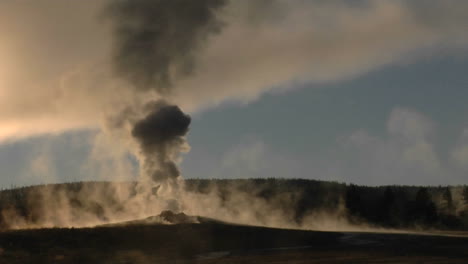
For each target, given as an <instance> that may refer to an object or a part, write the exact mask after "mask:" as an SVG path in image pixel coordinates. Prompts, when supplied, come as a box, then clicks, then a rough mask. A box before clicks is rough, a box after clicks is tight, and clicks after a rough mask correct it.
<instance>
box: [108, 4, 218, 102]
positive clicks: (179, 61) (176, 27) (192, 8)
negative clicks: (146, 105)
mask: <svg viewBox="0 0 468 264" xmlns="http://www.w3.org/2000/svg"><path fill="white" fill-rule="evenodd" d="M224 2H225V1H224V0H197V1H186V0H171V1H166V0H119V1H112V3H111V4H110V5H109V6H108V8H107V9H106V10H107V12H106V13H107V14H108V15H109V16H110V18H111V19H112V21H113V27H114V42H115V56H114V69H115V71H116V73H117V74H118V76H119V77H124V78H125V79H126V80H127V81H129V82H130V83H131V84H132V85H134V86H135V88H137V89H138V90H140V91H155V92H157V93H158V94H160V95H161V94H163V95H167V94H169V93H170V92H171V91H170V90H171V88H172V87H173V84H174V82H175V81H176V80H177V79H179V78H183V77H184V76H187V75H189V74H190V73H192V72H193V71H194V68H195V59H196V53H197V51H198V50H199V49H200V48H201V46H202V44H203V43H204V42H205V41H206V40H207V38H208V37H209V36H210V35H211V34H214V33H217V32H219V31H220V28H221V26H222V23H221V22H220V21H219V20H218V19H217V17H216V14H215V11H216V10H217V9H219V8H220V7H221V6H223V5H224Z"/></svg>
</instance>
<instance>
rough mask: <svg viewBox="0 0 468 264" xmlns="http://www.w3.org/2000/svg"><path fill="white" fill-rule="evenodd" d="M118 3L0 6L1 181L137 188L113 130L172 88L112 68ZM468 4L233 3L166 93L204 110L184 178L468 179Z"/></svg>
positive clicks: (123, 142) (197, 112)
mask: <svg viewBox="0 0 468 264" xmlns="http://www.w3.org/2000/svg"><path fill="white" fill-rule="evenodd" d="M38 2H41V3H38ZM123 2H125V1H123ZM140 2H145V1H140ZM156 2H157V1H156ZM202 2H204V1H202ZM205 2H207V3H208V2H209V1H205ZM107 5H108V2H107V1H104V0H100V1H76V2H75V1H74V2H67V3H65V2H64V1H58V0H44V1H32V0H29V1H28V0H24V1H6V0H2V1H0V32H3V33H2V34H1V35H0V168H1V169H0V187H1V188H9V187H11V186H26V185H33V184H43V183H55V182H69V181H82V180H128V179H133V180H134V179H137V177H138V174H139V171H140V170H139V168H140V166H141V165H140V164H141V162H142V159H141V156H139V152H138V149H135V143H134V142H133V139H132V138H131V136H130V135H129V133H128V132H129V131H128V129H127V130H126V129H125V128H123V129H114V127H113V126H110V125H108V124H109V123H112V122H113V120H114V121H115V120H116V119H117V117H119V116H120V115H121V113H124V112H125V111H124V110H125V109H130V108H131V109H143V108H142V105H144V103H142V102H145V98H153V97H154V98H159V97H161V96H166V95H160V94H158V90H157V89H156V92H155V91H153V90H150V91H149V92H148V91H140V90H138V89H137V88H138V87H137V88H135V89H134V88H128V87H130V86H132V84H128V83H126V82H122V80H120V79H119V76H115V74H113V73H112V67H111V66H112V63H113V62H112V56H113V52H114V51H115V50H116V44H115V38H116V37H115V35H114V34H115V32H114V33H113V31H112V26H113V24H112V23H115V22H112V21H109V18H107V17H106V14H105V12H104V11H103V10H105V7H106V6H107ZM168 8H169V9H168V11H165V12H171V9H170V7H168ZM466 8H468V4H465V3H463V2H460V1H444V2H439V1H352V2H350V1H327V2H324V1H300V0H297V1H272V2H265V1H250V2H249V1H238V2H228V3H225V4H224V6H222V7H220V10H218V11H217V13H216V14H217V16H219V17H220V18H219V19H220V20H221V21H222V24H223V25H222V26H221V28H220V29H218V31H216V33H206V34H208V35H207V36H204V37H203V38H202V39H203V42H200V40H197V41H195V40H194V44H193V46H196V47H197V48H196V49H195V48H194V50H193V54H195V55H196V56H195V55H194V56H193V57H194V60H193V61H190V65H192V64H193V65H195V66H193V67H194V71H193V72H194V73H192V74H190V75H188V76H182V77H181V78H177V79H176V78H175V77H174V78H175V79H174V80H175V81H174V85H173V88H172V87H171V89H172V90H171V93H170V94H169V95H167V96H166V97H165V98H166V99H168V100H170V101H171V102H174V103H177V104H178V105H179V106H180V107H181V108H182V109H184V110H185V111H186V112H188V113H189V114H190V115H191V116H192V122H191V126H190V131H189V133H188V135H187V142H188V144H189V145H190V150H188V149H184V150H181V152H185V153H182V154H180V155H177V157H176V158H175V159H176V161H177V163H178V164H179V166H180V169H181V173H182V176H183V177H185V178H251V177H255V178H268V177H282V178H306V179H319V180H329V181H338V182H347V183H356V184H363V185H389V184H404V185H446V184H453V185H456V184H468V104H466V103H465V98H468V74H466V69H468V30H467V29H468V18H466V16H465V15H464V12H463V11H462V10H466ZM161 10H165V9H161ZM174 14H177V12H175V13H174ZM174 17H175V19H176V21H177V19H179V18H178V17H177V15H174ZM57 21H60V23H57ZM182 26H184V25H183V24H182ZM184 32H185V31H184ZM194 32H195V33H197V34H201V33H199V31H194ZM184 34H185V33H184ZM210 34H211V35H210ZM171 41H172V40H171ZM161 43H163V44H165V42H161ZM171 43H172V42H171ZM174 45H175V46H177V42H176V43H175V44H174ZM117 46H118V45H117ZM162 46H163V47H164V45H162ZM177 52H178V51H177V49H176V52H175V53H176V54H177ZM143 54H145V53H143ZM174 58H175V59H177V60H181V59H180V58H179V57H174ZM182 59H184V58H182ZM177 63H180V62H179V61H177ZM175 65H178V64H175ZM174 67H175V66H174ZM122 109H123V110H122ZM129 122H130V121H129Z"/></svg>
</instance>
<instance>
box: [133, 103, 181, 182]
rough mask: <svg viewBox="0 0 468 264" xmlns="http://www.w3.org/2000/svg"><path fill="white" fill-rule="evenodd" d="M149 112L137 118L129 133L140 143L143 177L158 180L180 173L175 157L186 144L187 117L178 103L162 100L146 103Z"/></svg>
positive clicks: (174, 177)
mask: <svg viewBox="0 0 468 264" xmlns="http://www.w3.org/2000/svg"><path fill="white" fill-rule="evenodd" d="M147 107H148V108H150V112H149V114H148V115H147V116H146V117H144V118H143V119H142V120H140V121H138V122H137V123H136V124H135V126H134V127H133V130H132V135H133V137H134V138H136V139H137V141H138V142H139V144H140V148H141V153H142V154H143V159H144V160H143V164H142V166H143V170H144V177H147V178H146V179H144V180H145V181H148V180H149V181H151V182H153V183H161V182H164V181H167V180H174V179H176V178H177V177H179V176H180V173H179V169H178V168H177V165H176V164H175V162H174V161H175V160H176V159H177V156H178V154H179V152H180V151H181V150H183V149H184V145H186V141H185V137H184V136H185V134H187V132H188V128H189V124H190V117H189V116H188V115H186V114H184V113H183V112H182V110H180V108H179V107H177V106H175V105H170V104H168V103H167V102H165V101H163V100H159V101H155V102H151V103H150V104H148V106H147Z"/></svg>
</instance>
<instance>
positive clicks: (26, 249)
mask: <svg viewBox="0 0 468 264" xmlns="http://www.w3.org/2000/svg"><path fill="white" fill-rule="evenodd" d="M0 263H5V264H6V263H8V264H17V263H38V264H39V263H47V264H50V263H66V264H68V263H89V264H91V263H99V264H107V263H109V264H110V263H122V264H149V263H184V264H185V263H197V264H205V263H206V264H208V263H221V264H227V263H233V264H234V263H235V264H239V263H256V264H258V263H278V264H280V263H444V264H447V263H468V237H466V236H463V234H455V235H453V234H452V235H450V236H445V235H440V234H437V235H421V234H395V233H392V234H385V233H346V232H317V231H301V230H286V229H274V228H263V227H253V226H241V225H232V224H225V223H221V222H210V221H206V222H202V223H187V224H175V225H161V224H132V225H120V226H119V225H117V226H104V227H97V228H82V229H76V228H70V229H68V228H65V229H64V228H61V229H58V228H57V229H35V230H16V231H6V232H2V233H0Z"/></svg>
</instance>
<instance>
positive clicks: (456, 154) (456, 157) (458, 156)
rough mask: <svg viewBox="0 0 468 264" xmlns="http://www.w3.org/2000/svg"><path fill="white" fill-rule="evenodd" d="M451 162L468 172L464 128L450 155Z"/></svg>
mask: <svg viewBox="0 0 468 264" xmlns="http://www.w3.org/2000/svg"><path fill="white" fill-rule="evenodd" d="M450 158H451V160H452V162H454V164H455V165H456V166H458V167H459V168H460V169H462V170H464V171H466V170H468V128H465V129H464V130H463V132H462V133H461V135H460V138H459V139H458V141H457V144H456V146H455V147H454V148H453V150H452V151H451V153H450Z"/></svg>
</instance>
